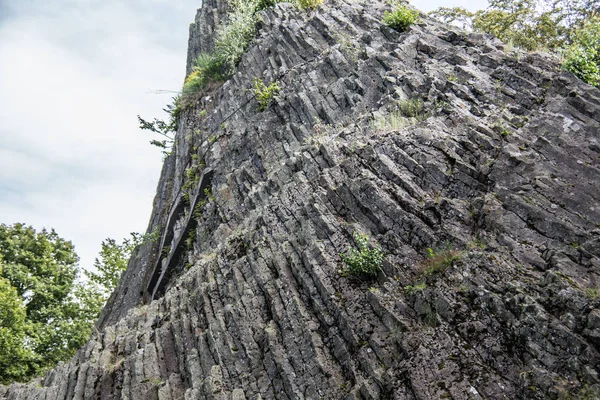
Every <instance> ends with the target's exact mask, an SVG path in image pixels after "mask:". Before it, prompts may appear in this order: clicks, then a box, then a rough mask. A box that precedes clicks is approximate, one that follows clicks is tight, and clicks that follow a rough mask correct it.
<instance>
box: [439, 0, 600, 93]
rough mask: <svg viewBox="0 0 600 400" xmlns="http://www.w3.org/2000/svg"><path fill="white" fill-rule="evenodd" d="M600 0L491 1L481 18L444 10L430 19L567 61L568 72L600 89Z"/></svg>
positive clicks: (478, 14)
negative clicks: (483, 33)
mask: <svg viewBox="0 0 600 400" xmlns="http://www.w3.org/2000/svg"><path fill="white" fill-rule="evenodd" d="M598 12H600V0H552V1H548V0H490V2H489V7H488V8H487V9H485V10H479V11H476V12H471V11H468V10H466V9H464V8H461V7H451V8H448V7H441V8H438V9H437V10H434V11H432V12H431V13H430V14H431V15H432V16H434V17H436V18H438V19H440V20H442V21H444V22H447V23H454V24H457V25H460V26H462V27H463V28H465V29H472V30H475V31H479V32H485V33H490V34H493V35H494V36H496V37H498V38H499V39H501V40H502V41H504V42H506V43H510V44H512V45H514V46H517V47H520V48H522V49H524V50H539V49H543V50H548V51H553V52H556V53H558V54H559V55H561V56H563V58H564V64H563V67H564V68H565V69H567V70H569V71H571V72H573V73H574V74H575V75H576V76H578V77H579V78H581V79H582V80H584V81H586V82H587V83H590V84H592V85H596V86H598V85H599V84H600V60H599V58H600V50H599V49H600V45H599V43H600V22H599V21H600V19H599V17H598Z"/></svg>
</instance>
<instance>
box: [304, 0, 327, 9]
mask: <svg viewBox="0 0 600 400" xmlns="http://www.w3.org/2000/svg"><path fill="white" fill-rule="evenodd" d="M321 4H323V0H298V5H299V6H300V8H301V9H303V10H314V9H316V8H319V6H320V5H321Z"/></svg>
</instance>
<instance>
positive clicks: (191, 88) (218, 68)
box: [182, 53, 226, 96]
mask: <svg viewBox="0 0 600 400" xmlns="http://www.w3.org/2000/svg"><path fill="white" fill-rule="evenodd" d="M225 78H226V77H225V75H224V74H223V62H222V61H221V60H220V59H219V57H217V56H216V55H215V54H208V53H202V54H200V55H199V56H198V57H197V58H196V60H194V66H193V67H192V73H190V74H189V75H188V76H187V78H185V81H184V83H183V89H182V94H183V96H189V95H191V94H194V93H197V92H199V91H200V90H201V89H204V88H205V87H206V85H208V83H209V82H218V81H223V80H225Z"/></svg>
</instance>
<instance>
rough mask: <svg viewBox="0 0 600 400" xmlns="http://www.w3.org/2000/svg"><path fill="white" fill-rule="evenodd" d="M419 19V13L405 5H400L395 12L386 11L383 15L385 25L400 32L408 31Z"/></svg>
mask: <svg viewBox="0 0 600 400" xmlns="http://www.w3.org/2000/svg"><path fill="white" fill-rule="evenodd" d="M418 19H419V12H418V11H416V10H411V9H410V8H408V7H406V6H403V5H399V6H397V7H396V8H395V9H394V10H393V11H386V12H385V13H384V14H383V23H384V24H386V25H387V26H389V27H391V28H394V29H396V30H397V31H399V32H404V31H406V30H407V29H408V27H409V26H411V25H412V24H414V23H415V22H416V21H417V20H418Z"/></svg>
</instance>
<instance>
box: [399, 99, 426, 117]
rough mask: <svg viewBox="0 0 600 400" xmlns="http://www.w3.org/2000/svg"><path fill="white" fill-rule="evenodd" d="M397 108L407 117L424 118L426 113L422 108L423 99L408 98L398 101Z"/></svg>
mask: <svg viewBox="0 0 600 400" xmlns="http://www.w3.org/2000/svg"><path fill="white" fill-rule="evenodd" d="M398 109H399V110H400V112H401V113H402V114H404V115H405V116H407V117H411V118H416V119H418V120H419V121H421V120H424V119H425V118H426V117H427V115H426V113H425V112H424V110H423V100H421V99H409V100H403V101H401V102H399V103H398Z"/></svg>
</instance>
